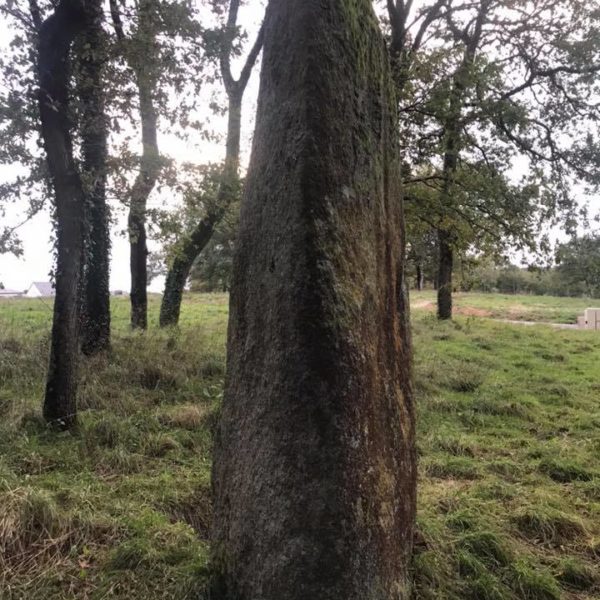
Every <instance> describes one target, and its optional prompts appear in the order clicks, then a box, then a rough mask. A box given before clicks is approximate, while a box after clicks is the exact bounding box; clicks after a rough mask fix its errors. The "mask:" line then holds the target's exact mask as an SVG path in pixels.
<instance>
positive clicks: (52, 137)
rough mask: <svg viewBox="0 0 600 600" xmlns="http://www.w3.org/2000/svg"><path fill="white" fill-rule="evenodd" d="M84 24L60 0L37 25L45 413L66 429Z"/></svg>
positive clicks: (75, 344) (79, 217) (79, 198)
mask: <svg viewBox="0 0 600 600" xmlns="http://www.w3.org/2000/svg"><path fill="white" fill-rule="evenodd" d="M84 26H85V18H84V14H83V9H82V6H81V5H80V3H79V2H77V1H75V0H62V1H61V2H60V3H59V4H58V5H57V6H56V8H55V10H54V12H53V13H52V15H51V16H50V17H48V18H47V19H46V20H45V21H44V22H43V23H42V25H41V27H40V30H39V44H38V78H39V85H40V89H39V94H38V102H39V110H40V120H41V124H42V138H43V141H44V148H45V151H46V157H47V160H48V168H49V171H50V176H51V178H52V184H53V187H54V196H55V211H56V212H55V218H56V250H57V261H56V297H55V300H54V315H53V321H52V340H51V346H50V361H49V367H48V376H47V380H46V394H45V398H44V417H45V418H46V420H47V421H49V422H51V423H52V424H54V425H56V426H59V427H62V428H69V427H71V426H73V425H74V424H75V423H76V413H77V406H76V395H77V362H78V361H77V359H78V353H79V330H78V328H79V307H80V301H79V300H80V296H79V285H80V279H81V271H82V261H83V237H84V227H83V222H84V192H83V186H82V182H81V179H80V176H79V173H78V171H77V168H76V165H75V161H74V159H73V145H72V140H71V136H70V133H69V116H68V109H69V98H68V84H69V68H68V67H69V64H68V63H69V53H70V50H71V46H72V44H73V40H74V39H75V37H76V36H77V34H78V33H80V32H81V31H82V30H83V29H84Z"/></svg>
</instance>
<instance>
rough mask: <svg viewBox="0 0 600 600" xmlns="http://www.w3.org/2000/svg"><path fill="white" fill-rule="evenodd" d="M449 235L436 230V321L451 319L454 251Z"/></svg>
mask: <svg viewBox="0 0 600 600" xmlns="http://www.w3.org/2000/svg"><path fill="white" fill-rule="evenodd" d="M450 242H451V240H450V235H449V234H448V232H446V231H443V230H442V229H440V230H438V246H439V259H438V260H439V262H438V276H437V282H438V288H437V311H438V312H437V315H438V319H451V318H452V268H453V262H454V261H453V258H454V251H453V249H452V245H451V243H450Z"/></svg>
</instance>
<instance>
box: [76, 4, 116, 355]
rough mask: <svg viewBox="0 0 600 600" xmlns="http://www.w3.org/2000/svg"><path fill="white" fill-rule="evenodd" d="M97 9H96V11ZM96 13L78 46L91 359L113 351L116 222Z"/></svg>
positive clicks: (86, 349)
mask: <svg viewBox="0 0 600 600" xmlns="http://www.w3.org/2000/svg"><path fill="white" fill-rule="evenodd" d="M94 6H95V5H93V6H92V8H93V7H94ZM95 8H96V9H97V14H91V15H90V19H89V26H88V28H87V31H86V36H85V38H84V39H81V40H80V41H79V44H78V46H79V47H78V56H77V61H76V64H77V70H78V77H77V79H78V81H77V83H78V95H79V98H80V101H81V104H82V107H81V113H82V114H81V123H80V126H79V128H80V137H81V149H82V155H83V160H82V179H83V184H84V187H85V193H86V197H87V201H86V216H85V224H86V229H87V231H86V247H85V261H84V272H83V286H82V315H81V321H82V328H81V348H82V351H83V353H84V354H87V355H91V354H95V353H97V352H101V351H105V350H108V348H109V347H110V219H109V209H108V205H107V202H106V179H107V174H108V168H107V158H108V145H107V136H108V126H107V119H106V114H105V104H106V101H105V92H104V86H105V81H104V71H105V64H106V62H107V60H108V52H107V41H106V39H105V35H104V32H103V29H102V18H103V16H102V11H101V10H100V8H101V7H100V6H97V7H95Z"/></svg>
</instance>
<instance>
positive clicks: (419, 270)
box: [416, 263, 424, 292]
mask: <svg viewBox="0 0 600 600" xmlns="http://www.w3.org/2000/svg"><path fill="white" fill-rule="evenodd" d="M423 283H424V278H423V267H422V266H421V263H417V277H416V284H417V291H419V292H420V291H421V290H422V289H423Z"/></svg>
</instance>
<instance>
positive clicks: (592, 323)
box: [584, 308, 600, 329]
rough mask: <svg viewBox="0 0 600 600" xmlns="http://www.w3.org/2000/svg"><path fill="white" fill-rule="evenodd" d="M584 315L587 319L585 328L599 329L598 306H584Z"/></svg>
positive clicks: (599, 315) (599, 310)
mask: <svg viewBox="0 0 600 600" xmlns="http://www.w3.org/2000/svg"><path fill="white" fill-rule="evenodd" d="M584 316H585V320H586V321H587V327H586V329H600V308H586V309H585V313H584Z"/></svg>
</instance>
